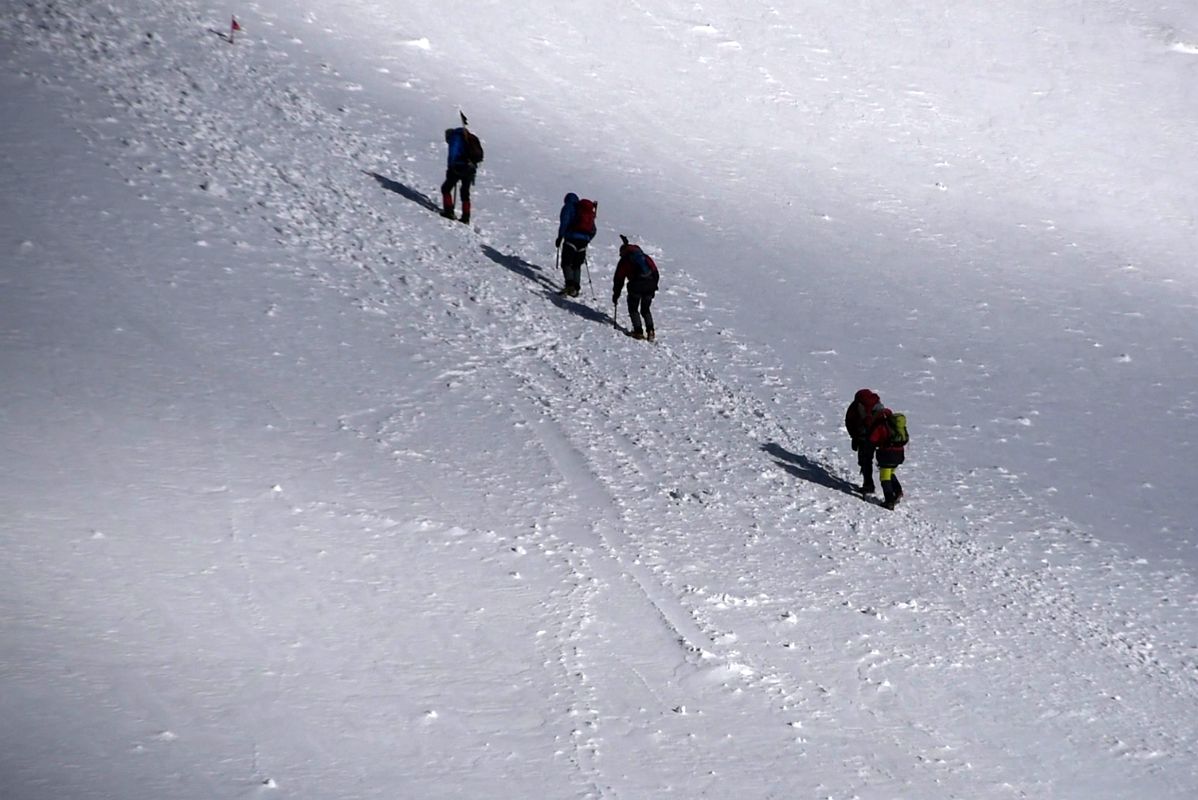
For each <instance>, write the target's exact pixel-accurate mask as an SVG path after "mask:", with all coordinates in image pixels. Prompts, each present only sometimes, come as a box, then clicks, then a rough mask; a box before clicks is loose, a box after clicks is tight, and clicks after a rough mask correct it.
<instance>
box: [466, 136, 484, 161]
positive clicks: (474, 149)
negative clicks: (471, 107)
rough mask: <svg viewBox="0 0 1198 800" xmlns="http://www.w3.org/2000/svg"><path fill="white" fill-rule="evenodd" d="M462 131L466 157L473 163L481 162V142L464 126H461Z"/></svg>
mask: <svg viewBox="0 0 1198 800" xmlns="http://www.w3.org/2000/svg"><path fill="white" fill-rule="evenodd" d="M462 133H463V134H465V139H466V142H465V145H466V148H465V149H466V158H468V159H470V160H471V161H472V162H474V163H475V164H481V163H483V143H482V142H480V141H479V140H478V137H477V136H475V135H474V134H473V133H471V132H470V131H468V130H466V129H465V128H462Z"/></svg>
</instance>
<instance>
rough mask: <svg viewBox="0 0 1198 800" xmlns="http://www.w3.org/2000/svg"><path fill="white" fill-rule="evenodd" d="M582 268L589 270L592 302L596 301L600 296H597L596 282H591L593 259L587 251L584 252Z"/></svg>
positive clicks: (588, 283) (588, 280)
mask: <svg viewBox="0 0 1198 800" xmlns="http://www.w3.org/2000/svg"><path fill="white" fill-rule="evenodd" d="M582 268H583V269H585V270H586V271H587V285H588V286H590V287H591V302H594V301H595V300H598V299H599V298H597V297H595V284H593V283H591V260H590V259H589V258H587V255H586V253H583V254H582Z"/></svg>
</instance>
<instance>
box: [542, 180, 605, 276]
mask: <svg viewBox="0 0 1198 800" xmlns="http://www.w3.org/2000/svg"><path fill="white" fill-rule="evenodd" d="M598 211H599V204H598V203H596V202H595V201H594V200H587V199H585V198H579V196H578V195H576V194H574V192H570V193H569V194H567V195H566V197H565V199H564V200H563V201H562V210H561V213H560V214H559V215H558V225H557V239H555V240H554V243H553V244H554V247H556V248H557V251H558V256H559V258H560V261H561V267H562V277H563V278H564V279H565V286H563V287H562V290H561V292H560V294H563V295H566V296H568V297H578V292H579V291H580V290H581V289H582V265H583V264H584V263H586V260H587V245H589V244H590V243H591V239H593V238H595V215H596V214H597V213H598ZM592 291H593V289H592Z"/></svg>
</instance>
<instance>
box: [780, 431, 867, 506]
mask: <svg viewBox="0 0 1198 800" xmlns="http://www.w3.org/2000/svg"><path fill="white" fill-rule="evenodd" d="M761 449H762V450H764V451H765V452H767V453H769V454H770V455H771V456H773V457H774V458H775V459H776V462H775V463H777V464H778V466H780V467H782V469H784V470H786V471H787V472H789V473H790V474H791V475H794V476H795V477H796V478H802V479H803V480H805V481H808V482H810V483H816V484H819V485H820V486H827V487H828V488H829V489H835V490H836V491H838V492H844V493H845V494H851V495H854V496H856V494H857V492H856V486H855V485H854V484H852V483H849V482H848V481H846V480H845V479H844V478H841V477H839V476H837V475H834V474H832V472H831V471H829V469H828V468H827V467H826V466H824V465H823V464H820V463H819V462H817V461H812V460H811V459H810V458H808V457H807V456H802V455H799V454H798V453H792V452H790V451H789V450H787V449H786V448H785V447H783V446H782V445H780V444H778V443H776V442H769V443H768V444H763V445H762V446H761Z"/></svg>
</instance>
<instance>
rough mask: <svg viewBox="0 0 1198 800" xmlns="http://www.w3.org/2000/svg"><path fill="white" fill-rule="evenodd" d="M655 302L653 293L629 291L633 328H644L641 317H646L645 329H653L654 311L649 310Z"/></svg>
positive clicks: (629, 306)
mask: <svg viewBox="0 0 1198 800" xmlns="http://www.w3.org/2000/svg"><path fill="white" fill-rule="evenodd" d="M652 304H653V295H651V294H633V293H632V291H631V290H629V292H628V318H629V319H630V320H632V330H633V331H639V330H642V327H641V317H644V318H645V325H644V330H647V331H651V330H653V312H652V311H650V310H649V306H651V305H652Z"/></svg>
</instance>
